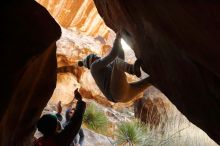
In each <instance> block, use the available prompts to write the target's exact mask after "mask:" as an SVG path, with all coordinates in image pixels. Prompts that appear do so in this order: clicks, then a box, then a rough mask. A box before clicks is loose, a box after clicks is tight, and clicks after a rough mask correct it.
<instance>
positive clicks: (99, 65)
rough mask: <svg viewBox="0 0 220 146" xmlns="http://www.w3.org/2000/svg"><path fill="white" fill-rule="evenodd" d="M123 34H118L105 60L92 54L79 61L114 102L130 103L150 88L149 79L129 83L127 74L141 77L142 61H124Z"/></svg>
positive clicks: (79, 64)
mask: <svg viewBox="0 0 220 146" xmlns="http://www.w3.org/2000/svg"><path fill="white" fill-rule="evenodd" d="M121 34H122V31H120V32H119V33H117V35H116V39H115V41H114V44H113V47H112V50H111V52H110V53H109V54H108V55H107V56H105V57H104V58H101V57H99V56H97V55H95V54H90V55H88V56H87V57H86V58H85V59H84V60H82V61H78V66H80V67H81V66H84V67H86V68H88V69H90V71H91V74H92V76H93V78H94V80H95V82H96V84H97V86H98V87H99V89H100V90H101V91H102V93H103V94H104V95H105V96H106V98H107V99H108V100H110V101H112V102H128V101H130V100H132V99H134V98H135V97H137V95H139V93H141V92H142V91H144V90H145V89H146V88H147V87H148V86H150V84H149V82H148V78H145V79H142V80H140V81H137V82H132V83H128V81H127V77H126V74H125V72H127V73H129V74H131V75H136V76H137V77H140V76H141V71H140V67H141V60H139V59H138V60H136V61H135V63H134V64H129V63H127V62H125V61H124V51H123V50H122V46H121V42H120V39H121Z"/></svg>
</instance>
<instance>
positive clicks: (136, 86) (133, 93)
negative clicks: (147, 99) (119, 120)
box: [124, 77, 151, 102]
mask: <svg viewBox="0 0 220 146" xmlns="http://www.w3.org/2000/svg"><path fill="white" fill-rule="evenodd" d="M149 86H151V84H150V77H147V78H144V79H142V80H140V81H136V82H131V83H129V87H128V90H127V95H126V97H127V98H125V99H124V102H127V101H130V100H132V99H134V98H139V97H138V96H142V94H140V93H142V92H143V91H144V90H145V89H147V88H148V87H149Z"/></svg>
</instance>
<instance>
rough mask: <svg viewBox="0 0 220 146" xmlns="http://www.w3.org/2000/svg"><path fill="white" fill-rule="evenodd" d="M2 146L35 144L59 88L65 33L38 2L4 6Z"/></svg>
mask: <svg viewBox="0 0 220 146" xmlns="http://www.w3.org/2000/svg"><path fill="white" fill-rule="evenodd" d="M0 15H1V19H2V21H1V22H2V23H1V24H2V28H1V35H2V36H3V39H1V48H2V49H1V57H0V58H1V61H0V63H1V68H2V69H1V84H2V85H3V86H2V88H1V96H0V101H1V102H0V115H1V117H0V129H1V130H0V145H1V146H21V145H22V146H23V145H31V144H30V142H31V140H32V137H33V134H34V133H33V132H34V129H35V124H36V121H37V120H38V118H39V117H40V115H41V112H42V110H43V108H44V107H45V106H46V104H47V102H48V100H49V99H50V97H51V95H52V93H53V90H54V88H55V86H56V65H57V62H56V40H57V39H59V37H60V35H61V30H60V27H59V25H58V24H57V23H56V21H55V20H54V19H53V18H52V17H51V16H50V14H49V13H48V11H47V10H46V9H45V8H44V7H42V6H41V5H39V4H38V3H37V2H35V1H21V2H20V3H17V2H14V3H13V2H11V3H8V4H6V5H4V7H1V14H0Z"/></svg>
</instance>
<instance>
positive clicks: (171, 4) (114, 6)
mask: <svg viewBox="0 0 220 146" xmlns="http://www.w3.org/2000/svg"><path fill="white" fill-rule="evenodd" d="M94 2H95V4H96V6H97V9H98V11H99V13H100V14H101V16H102V17H103V19H104V21H105V22H106V24H107V25H108V26H109V27H110V28H112V29H113V30H115V31H117V30H118V29H119V28H120V27H123V28H124V29H125V30H126V31H127V32H128V34H129V35H130V37H129V40H130V42H131V43H132V44H133V45H134V46H135V47H134V48H135V49H134V51H135V54H136V56H137V58H140V59H142V60H143V62H144V64H143V69H144V71H146V72H147V73H148V74H149V75H150V76H151V79H152V83H153V84H154V85H155V86H156V87H158V88H159V89H160V90H161V91H162V92H163V93H165V94H166V96H167V97H168V98H169V99H170V100H171V101H172V102H173V103H174V104H175V105H176V106H177V108H178V109H179V110H180V111H181V112H182V113H183V114H184V115H186V117H187V118H188V119H189V120H190V121H192V122H193V123H194V124H196V125H197V126H199V127H200V128H201V129H203V130H204V131H205V132H207V134H208V135H209V136H210V137H211V138H213V139H214V140H215V141H216V142H218V143H219V144H220V124H219V123H220V79H219V78H220V68H219V66H220V64H219V62H220V60H219V54H220V50H219V42H220V37H219V34H220V28H219V27H220V17H219V14H220V13H219V10H220V5H219V3H218V2H216V1H204V2H199V1H196V2H189V1H182V0H176V1H174V0H168V1H163V0H157V1H155V0H146V1H141V0H138V1H135V2H134V1H130V0H129V1H126V2H124V1H122V0H107V1H99V0H94Z"/></svg>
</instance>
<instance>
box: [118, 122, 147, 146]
mask: <svg viewBox="0 0 220 146" xmlns="http://www.w3.org/2000/svg"><path fill="white" fill-rule="evenodd" d="M146 133H147V127H146V126H145V125H143V124H142V123H140V122H139V121H137V120H134V121H131V122H122V123H120V124H118V129H117V130H116V139H117V140H116V142H117V144H119V145H126V144H128V145H129V146H134V145H143V144H144V142H145V141H146V138H147V137H146V136H145V135H146Z"/></svg>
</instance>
